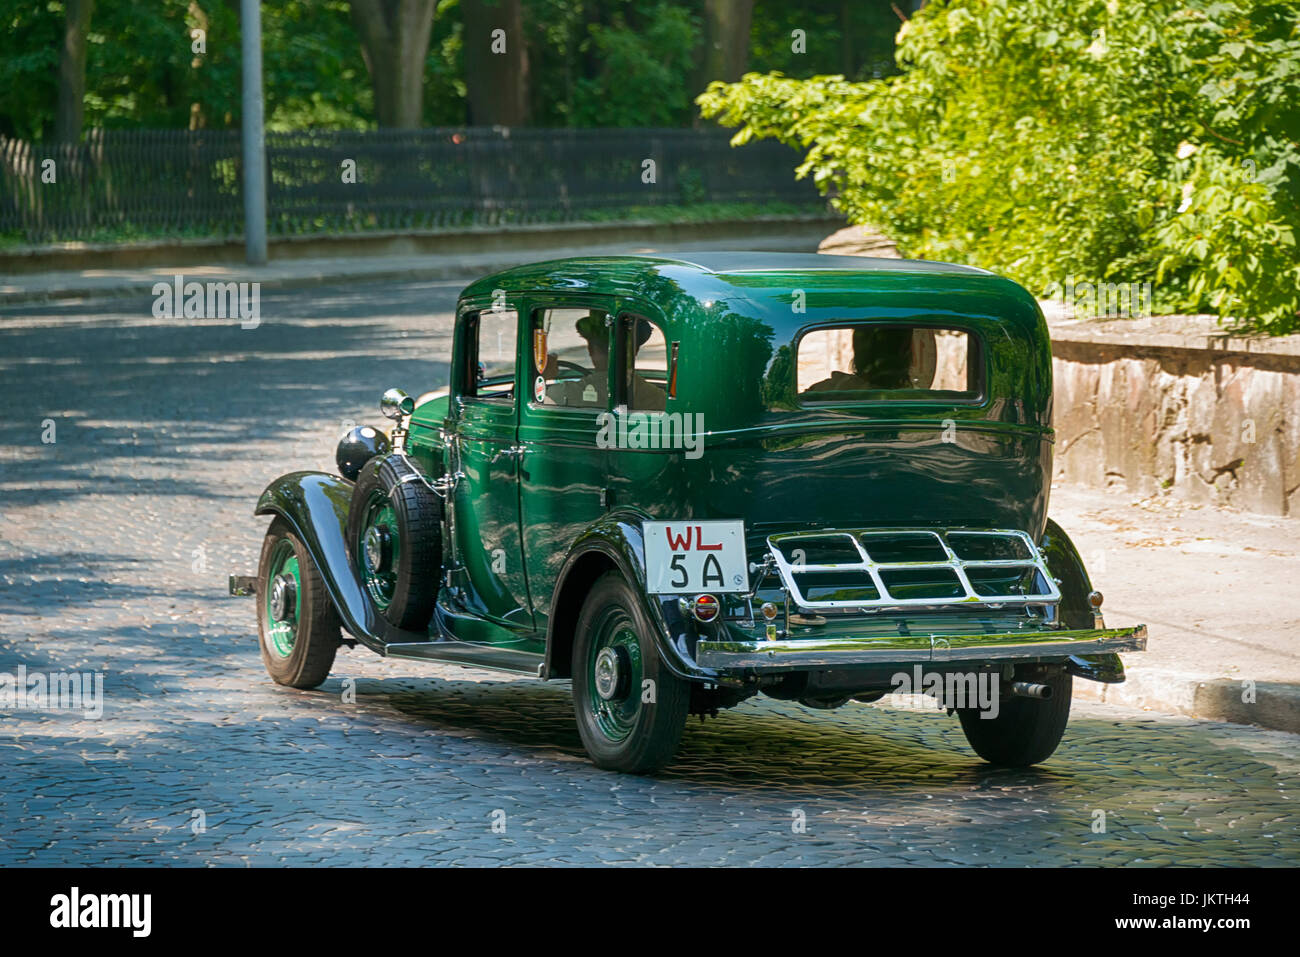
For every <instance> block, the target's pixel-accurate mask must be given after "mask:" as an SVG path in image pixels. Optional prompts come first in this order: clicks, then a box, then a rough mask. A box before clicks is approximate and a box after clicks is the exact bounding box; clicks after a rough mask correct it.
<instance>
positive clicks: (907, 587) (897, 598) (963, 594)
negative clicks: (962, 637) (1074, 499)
mask: <svg viewBox="0 0 1300 957" xmlns="http://www.w3.org/2000/svg"><path fill="white" fill-rule="evenodd" d="M767 546H768V553H769V556H770V557H771V559H772V561H773V563H774V564H775V566H776V570H777V572H778V573H779V574H780V576H781V582H782V584H783V585H784V586H785V588H786V591H787V592H788V594H789V596H790V600H791V602H792V603H793V604H794V605H795V606H796V607H798V608H803V609H809V610H813V609H837V610H842V611H850V610H867V611H869V610H874V609H881V608H908V607H943V606H955V605H960V606H964V607H968V608H969V607H989V608H1000V607H1003V606H1005V605H1029V604H1042V605H1054V604H1056V603H1057V602H1059V601H1060V600H1061V592H1060V589H1059V588H1058V587H1057V583H1056V580H1055V579H1054V578H1053V577H1052V573H1051V572H1050V571H1049V570H1048V568H1047V564H1046V562H1045V561H1044V560H1043V556H1042V554H1041V553H1040V552H1039V550H1038V548H1037V546H1036V545H1035V544H1034V541H1033V539H1031V538H1030V537H1029V535H1027V534H1026V533H1025V532H1021V531H1017V530H1014V529H991V530H984V529H966V528H955V529H929V528H852V529H825V530H821V531H809V532H789V533H780V534H775V535H769V536H768V538H767ZM809 552H824V553H830V554H831V557H834V558H836V559H841V558H842V559H846V560H834V561H820V562H809V561H808V560H807V554H808V553H809ZM873 553H874V554H873ZM900 559H901V560H900ZM1017 572H1019V574H1018V575H1017V574H1016V573H1017ZM819 575H820V576H823V577H827V576H830V577H833V578H835V579H837V580H836V581H834V582H832V583H830V584H829V585H823V586H820V587H819V586H818V585H817V584H816V582H815V579H816V578H817V576H819ZM801 578H803V579H805V584H803V585H801V583H800V579H801ZM909 578H910V579H911V580H910V581H909V580H908V579H909ZM891 586H892V591H891ZM816 590H820V591H823V592H826V593H828V594H830V595H832V596H835V597H816V596H815V595H812V594H810V593H809V592H810V591H816ZM846 591H847V592H852V593H855V594H854V596H853V597H849V598H845V597H838V596H840V595H842V594H843V593H845V592H846ZM922 591H928V592H929V593H928V594H919V592H922Z"/></svg>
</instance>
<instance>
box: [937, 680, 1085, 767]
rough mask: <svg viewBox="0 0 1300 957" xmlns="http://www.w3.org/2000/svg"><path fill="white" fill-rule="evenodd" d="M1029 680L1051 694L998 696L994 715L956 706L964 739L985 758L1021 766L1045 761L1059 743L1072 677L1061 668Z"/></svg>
mask: <svg viewBox="0 0 1300 957" xmlns="http://www.w3.org/2000/svg"><path fill="white" fill-rule="evenodd" d="M1033 680H1035V681H1038V682H1041V683H1042V684H1045V685H1047V686H1048V687H1049V688H1051V689H1052V693H1051V697H1050V698H1046V699H1043V698H1022V697H1000V698H999V708H998V714H997V717H994V718H982V717H980V712H979V709H978V708H958V709H957V717H958V718H959V719H960V720H961V729H962V731H964V732H965V733H966V740H967V741H969V742H970V746H971V747H972V748H974V749H975V753H976V754H978V755H979V756H980V757H981V758H983V759H984V760H985V761H988V762H989V763H991V764H997V765H1002V766H1005V767H1013V768H1024V767H1028V766H1029V765H1031V764H1037V763H1038V762H1040V761H1045V760H1047V759H1048V758H1049V757H1051V756H1052V753H1053V752H1054V751H1055V750H1056V746H1057V745H1058V744H1060V743H1061V735H1063V734H1064V733H1065V725H1066V723H1067V722H1068V721H1069V720H1070V692H1071V690H1072V689H1073V680H1072V679H1071V677H1070V675H1069V673H1068V672H1066V671H1065V669H1063V668H1060V669H1054V672H1053V673H1052V674H1049V675H1045V676H1042V677H1036V678H1034V679H1033Z"/></svg>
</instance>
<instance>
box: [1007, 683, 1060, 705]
mask: <svg viewBox="0 0 1300 957" xmlns="http://www.w3.org/2000/svg"><path fill="white" fill-rule="evenodd" d="M1011 693H1012V694H1013V695H1019V696H1020V697H1022V698H1038V699H1040V700H1042V701H1046V700H1047V699H1048V698H1050V697H1051V696H1052V686H1051V685H1043V684H1037V683H1035V682H1033V681H1013V682H1011Z"/></svg>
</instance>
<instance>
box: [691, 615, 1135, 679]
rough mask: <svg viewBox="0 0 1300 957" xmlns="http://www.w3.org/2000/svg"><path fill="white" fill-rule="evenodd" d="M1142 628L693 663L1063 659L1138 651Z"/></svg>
mask: <svg viewBox="0 0 1300 957" xmlns="http://www.w3.org/2000/svg"><path fill="white" fill-rule="evenodd" d="M1146 646H1147V626H1146V625H1134V626H1133V627H1131V628H1084V629H1079V630H1076V631H1046V632H1031V633H1028V634H1020V633H1017V632H1008V633H1004V634H996V635H912V636H906V637H900V636H898V635H889V636H886V637H866V636H864V637H860V638H808V639H794V638H791V639H786V640H783V641H701V642H700V643H699V645H698V646H697V647H696V653H695V659H696V662H697V663H698V664H699V665H700V667H702V668H713V669H716V670H718V671H730V670H735V669H742V668H752V669H757V670H765V669H767V670H780V669H791V668H794V669H798V668H818V667H843V666H846V665H876V664H882V665H888V664H914V663H917V662H926V661H930V662H937V663H945V664H946V663H950V662H955V661H970V662H982V661H1000V660H1004V659H1008V658H1011V659H1044V658H1065V657H1069V656H1071V655H1097V654H1109V653H1112V652H1117V651H1143V650H1145V649H1146Z"/></svg>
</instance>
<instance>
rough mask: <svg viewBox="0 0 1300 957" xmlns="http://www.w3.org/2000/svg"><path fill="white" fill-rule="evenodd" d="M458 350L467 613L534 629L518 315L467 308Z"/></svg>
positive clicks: (459, 494) (459, 509)
mask: <svg viewBox="0 0 1300 957" xmlns="http://www.w3.org/2000/svg"><path fill="white" fill-rule="evenodd" d="M459 327H460V336H459V341H458V342H457V343H456V352H457V355H458V356H459V357H460V358H459V360H458V365H459V368H457V369H456V370H455V372H454V376H453V378H454V380H455V381H457V382H458V388H457V390H456V399H455V406H456V407H455V409H454V415H453V417H454V420H455V425H454V431H453V432H452V435H451V440H452V441H453V442H454V443H455V446H456V447H455V460H456V462H457V464H458V467H459V469H460V471H461V472H462V473H463V475H462V477H461V479H460V480H459V481H458V482H457V483H456V486H455V490H454V492H453V494H452V503H451V507H452V508H453V509H454V513H453V523H452V526H453V529H454V531H453V534H454V537H455V554H456V557H457V559H458V560H459V562H460V566H461V572H460V573H461V575H462V576H463V578H464V579H466V584H467V586H468V587H465V588H463V589H462V601H463V603H464V604H465V605H466V606H467V608H468V610H470V611H472V612H475V613H477V614H479V615H481V616H483V617H485V618H488V619H491V620H492V621H495V622H498V623H499V624H502V625H505V626H506V627H508V628H510V629H511V630H513V631H517V632H527V633H531V632H532V631H533V616H532V610H531V607H530V605H529V600H528V577H527V572H526V570H525V567H524V557H523V556H524V552H523V540H522V537H521V535H520V514H519V477H520V449H519V441H518V431H519V413H518V408H519V388H518V386H519V381H520V379H519V375H518V370H517V368H516V366H517V358H518V350H517V348H516V344H517V341H518V332H519V314H518V310H517V308H516V307H515V305H514V304H513V303H509V302H506V303H502V302H500V301H498V302H496V303H493V304H491V305H488V304H483V305H482V306H481V307H479V308H475V307H474V306H473V305H471V306H470V307H469V308H467V309H465V311H464V314H463V318H462V321H461V322H460V323H459Z"/></svg>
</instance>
